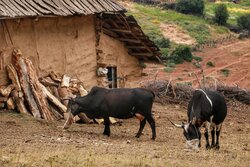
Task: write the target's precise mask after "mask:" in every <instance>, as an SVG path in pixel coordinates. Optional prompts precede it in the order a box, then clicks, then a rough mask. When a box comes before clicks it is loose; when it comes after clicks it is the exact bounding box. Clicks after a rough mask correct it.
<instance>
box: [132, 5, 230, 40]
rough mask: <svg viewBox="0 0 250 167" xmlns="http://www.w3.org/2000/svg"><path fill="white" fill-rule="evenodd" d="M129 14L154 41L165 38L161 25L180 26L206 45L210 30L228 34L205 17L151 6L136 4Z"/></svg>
mask: <svg viewBox="0 0 250 167" xmlns="http://www.w3.org/2000/svg"><path fill="white" fill-rule="evenodd" d="M128 14H132V15H133V16H134V17H135V18H136V19H137V21H138V22H139V24H140V25H141V27H142V29H143V30H144V32H145V33H146V35H148V36H149V37H150V39H152V40H154V39H157V38H161V37H163V34H162V32H161V28H160V24H161V23H166V24H176V25H178V26H179V27H181V28H182V29H183V30H185V31H187V32H188V34H189V35H190V36H191V37H193V38H194V39H196V41H197V42H198V43H199V44H203V43H206V41H209V40H210V39H211V35H210V29H213V30H214V31H215V32H219V33H228V29H227V28H222V27H221V26H217V25H214V24H211V23H210V22H209V20H206V19H204V18H203V17H198V16H193V15H185V14H181V13H178V12H176V11H174V10H162V9H161V8H159V7H153V6H149V5H142V4H134V9H133V10H131V11H129V12H128Z"/></svg>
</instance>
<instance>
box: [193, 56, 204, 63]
mask: <svg viewBox="0 0 250 167" xmlns="http://www.w3.org/2000/svg"><path fill="white" fill-rule="evenodd" d="M193 59H194V60H196V61H198V62H201V61H202V60H203V59H202V57H199V56H193Z"/></svg>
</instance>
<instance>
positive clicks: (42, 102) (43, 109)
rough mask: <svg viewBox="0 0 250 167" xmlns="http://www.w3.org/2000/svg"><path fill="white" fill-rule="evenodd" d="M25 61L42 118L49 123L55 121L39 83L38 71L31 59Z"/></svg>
mask: <svg viewBox="0 0 250 167" xmlns="http://www.w3.org/2000/svg"><path fill="white" fill-rule="evenodd" d="M23 59H24V58H23ZM24 61H25V63H26V66H27V72H28V77H29V85H30V87H31V91H32V93H33V95H34V99H35V101H36V104H37V106H38V108H39V111H40V113H41V115H42V117H43V118H44V119H46V120H49V121H52V120H55V116H54V115H53V114H52V112H51V111H50V110H49V107H48V102H47V98H46V96H45V95H44V94H43V91H42V88H41V86H40V82H39V80H38V77H37V74H36V70H35V68H34V66H33V64H32V62H31V61H30V60H29V59H24Z"/></svg>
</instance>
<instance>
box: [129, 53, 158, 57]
mask: <svg viewBox="0 0 250 167" xmlns="http://www.w3.org/2000/svg"><path fill="white" fill-rule="evenodd" d="M129 54H130V55H132V56H147V57H151V56H153V55H154V54H153V53H149V52H146V53H141V52H140V53H137V52H129Z"/></svg>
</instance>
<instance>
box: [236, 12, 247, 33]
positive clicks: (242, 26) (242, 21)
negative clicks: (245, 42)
mask: <svg viewBox="0 0 250 167" xmlns="http://www.w3.org/2000/svg"><path fill="white" fill-rule="evenodd" d="M237 24H238V26H239V27H240V29H245V30H248V31H250V14H245V15H242V16H240V17H238V18H237Z"/></svg>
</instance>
